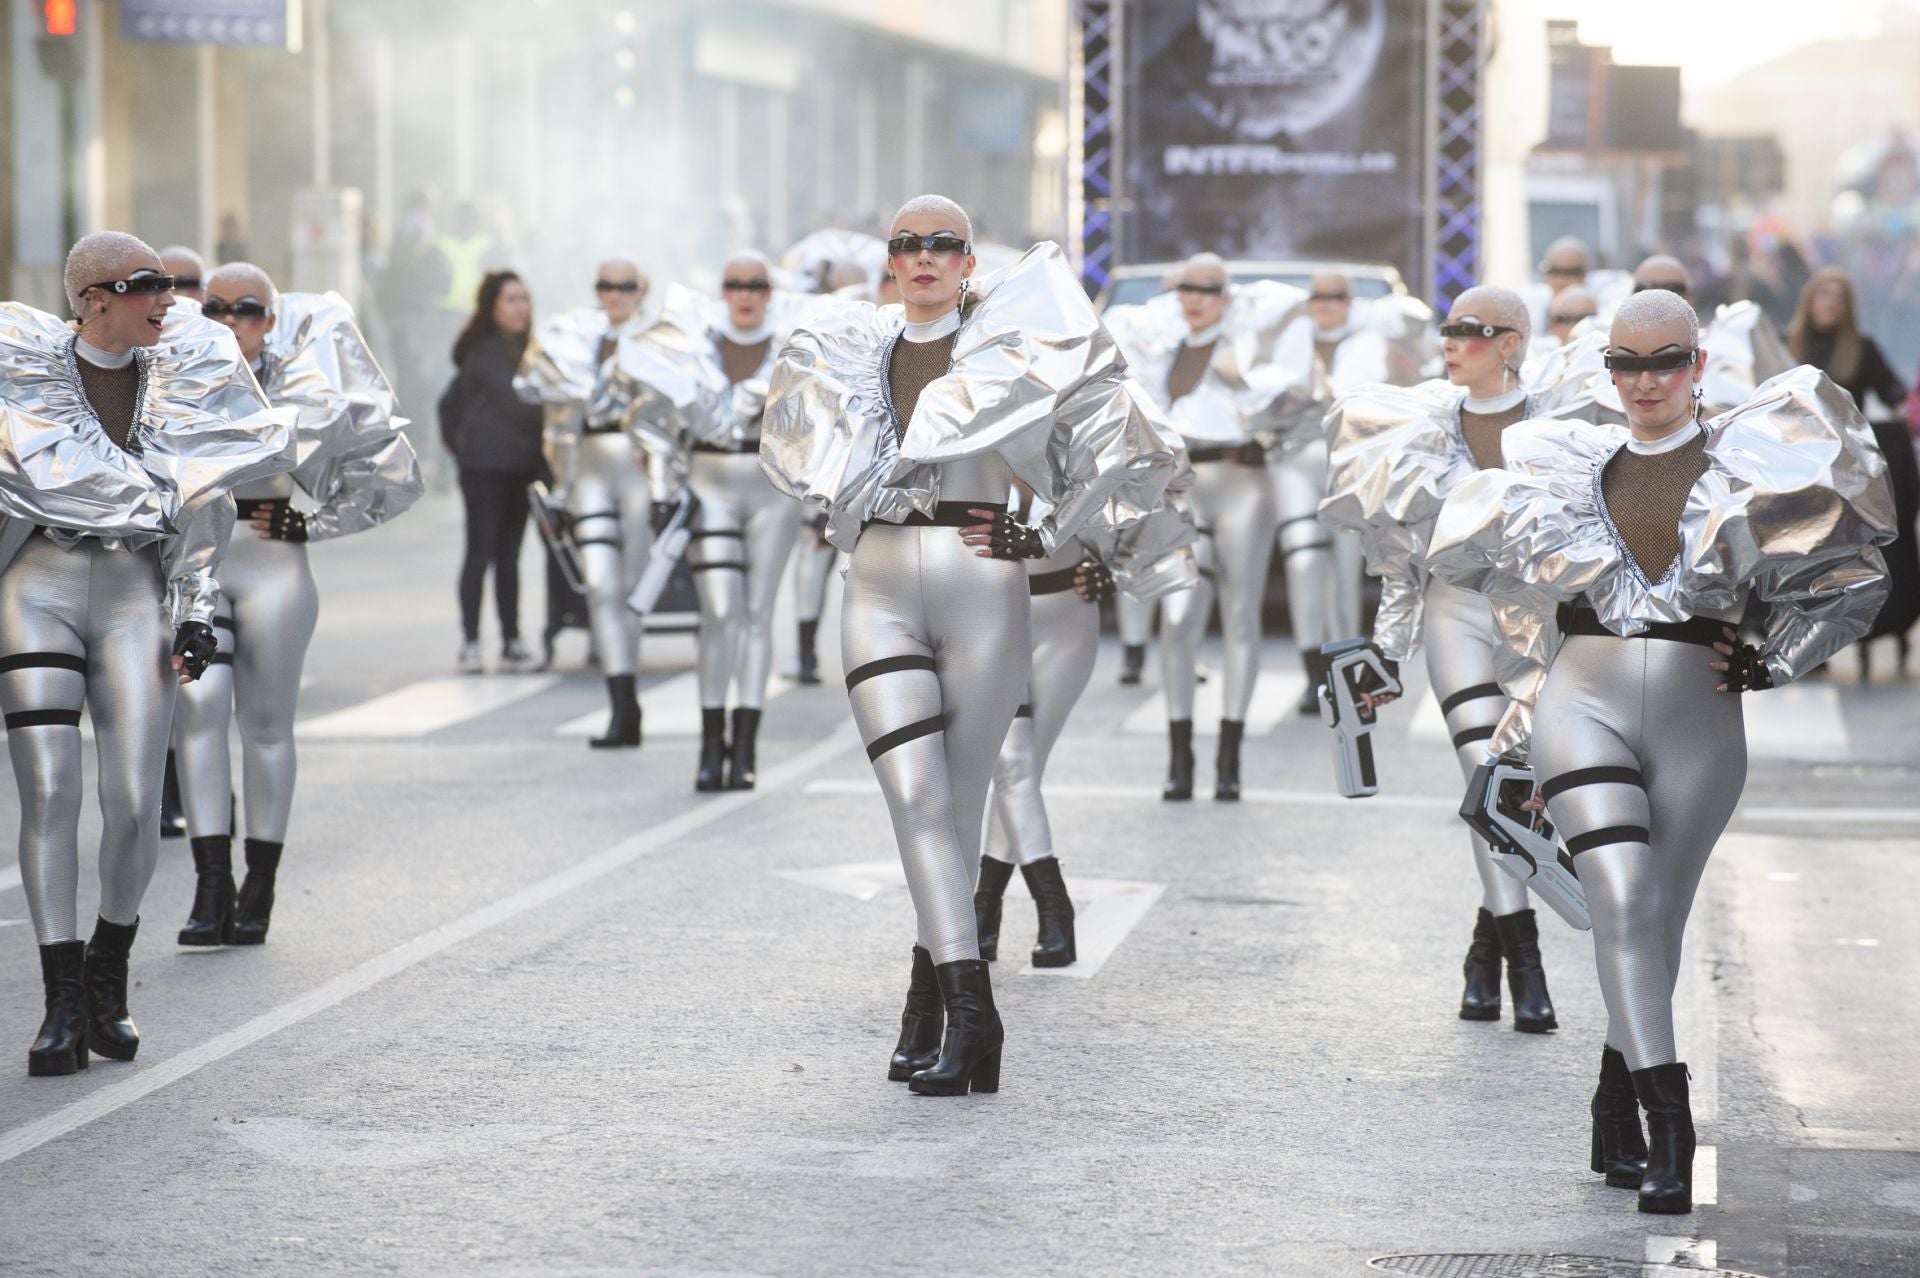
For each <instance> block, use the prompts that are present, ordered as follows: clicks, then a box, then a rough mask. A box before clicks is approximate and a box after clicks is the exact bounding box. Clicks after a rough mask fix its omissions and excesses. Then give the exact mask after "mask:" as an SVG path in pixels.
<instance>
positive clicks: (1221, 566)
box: [1160, 461, 1278, 720]
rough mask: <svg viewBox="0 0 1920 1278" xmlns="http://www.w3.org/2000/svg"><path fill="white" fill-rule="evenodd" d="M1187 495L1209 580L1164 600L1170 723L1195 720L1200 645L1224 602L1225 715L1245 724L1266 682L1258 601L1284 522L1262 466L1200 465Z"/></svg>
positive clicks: (1164, 675)
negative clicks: (1279, 523) (1256, 691)
mask: <svg viewBox="0 0 1920 1278" xmlns="http://www.w3.org/2000/svg"><path fill="white" fill-rule="evenodd" d="M1188 497H1189V499H1190V500H1191V501H1192V503H1193V514H1194V522H1195V523H1196V524H1198V525H1199V527H1200V528H1201V529H1202V531H1203V536H1202V537H1201V542H1202V545H1201V547H1200V550H1199V553H1200V559H1201V565H1200V566H1201V569H1202V571H1203V572H1205V573H1207V574H1209V575H1210V577H1211V581H1208V580H1206V579H1203V580H1202V581H1201V582H1200V583H1199V584H1198V585H1195V586H1191V587H1188V588H1187V589H1185V590H1176V591H1174V592H1173V593H1172V594H1170V595H1166V596H1164V597H1163V599H1162V601H1161V605H1160V608H1161V612H1160V670H1161V683H1162V684H1163V685H1164V687H1165V689H1166V697H1167V718H1169V719H1176V720H1177V719H1191V718H1193V686H1194V682H1195V679H1196V677H1197V671H1198V669H1199V660H1200V640H1201V639H1202V638H1203V637H1204V636H1205V634H1206V629H1207V614H1208V613H1210V612H1211V611H1212V609H1213V601H1214V600H1215V598H1218V600H1219V602H1220V643H1221V647H1222V649H1223V650H1224V658H1225V660H1224V665H1225V667H1226V670H1225V687H1224V688H1223V690H1222V694H1221V696H1222V706H1221V715H1222V717H1223V718H1227V719H1245V718H1246V717H1247V707H1248V706H1249V705H1251V704H1252V703H1253V686H1254V683H1255V681H1256V680H1258V679H1259V677H1260V601H1261V597H1262V596H1263V595H1264V594H1265V593H1266V589H1267V565H1268V564H1269V563H1271V562H1272V559H1273V530H1274V524H1275V522H1276V520H1277V518H1278V516H1277V514H1276V508H1275V505H1274V500H1273V483H1272V481H1271V480H1270V479H1269V478H1268V476H1267V468H1266V467H1265V466H1264V465H1258V466H1246V465H1242V464H1240V463H1239V462H1232V461H1207V462H1200V463H1198V464H1197V465H1195V466H1194V468H1193V488H1192V489H1191V491H1190V492H1189V493H1188Z"/></svg>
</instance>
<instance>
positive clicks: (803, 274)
mask: <svg viewBox="0 0 1920 1278" xmlns="http://www.w3.org/2000/svg"><path fill="white" fill-rule="evenodd" d="M780 269H781V270H782V271H785V272H787V273H789V274H791V275H793V276H795V277H797V278H798V280H799V281H801V282H802V283H804V285H805V286H806V287H808V288H811V289H813V290H814V291H816V292H818V291H820V290H822V289H825V288H827V287H829V286H830V285H832V284H833V282H834V280H835V279H836V278H839V277H841V276H849V275H859V276H861V277H863V278H864V279H865V280H866V281H868V282H871V281H874V280H877V279H879V278H880V275H881V273H882V272H883V271H885V270H886V269H887V242H886V241H885V240H882V239H880V238H879V237H877V236H873V235H867V234H865V233H864V232H861V231H845V230H840V229H838V228H835V227H827V228H824V229H822V230H818V231H813V232H811V233H809V234H808V235H806V236H804V237H802V238H801V239H800V240H799V241H798V242H796V243H795V244H794V245H793V246H792V247H791V248H789V249H788V250H787V251H786V252H784V253H782V254H781V255H780Z"/></svg>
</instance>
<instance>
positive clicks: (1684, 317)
mask: <svg viewBox="0 0 1920 1278" xmlns="http://www.w3.org/2000/svg"><path fill="white" fill-rule="evenodd" d="M1665 328H1671V329H1676V330H1677V329H1680V328H1684V329H1685V331H1686V344H1687V346H1688V348H1689V349H1693V348H1697V347H1698V346H1699V345H1700V316H1699V315H1698V314H1696V313H1695V312H1694V309H1693V304H1692V303H1690V302H1688V301H1687V299H1686V298H1684V297H1682V296H1680V295H1679V294H1678V293H1669V292H1668V291H1667V290H1666V289H1663V288H1650V289H1648V290H1647V291H1646V292H1644V293H1635V294H1634V295H1633V296H1632V297H1629V298H1628V299H1627V300H1626V301H1624V302H1622V303H1620V309H1619V310H1618V311H1615V312H1614V316H1613V330H1612V332H1611V333H1610V334H1609V336H1610V338H1611V340H1612V343H1613V345H1615V346H1630V347H1632V348H1633V349H1634V350H1635V351H1637V352H1638V353H1639V354H1642V355H1651V354H1653V352H1654V351H1655V350H1657V349H1658V348H1659V347H1660V346H1663V345H1665V344H1666V343H1664V342H1661V343H1651V344H1650V343H1649V342H1648V340H1647V335H1650V334H1652V333H1654V332H1656V331H1657V330H1660V329H1665Z"/></svg>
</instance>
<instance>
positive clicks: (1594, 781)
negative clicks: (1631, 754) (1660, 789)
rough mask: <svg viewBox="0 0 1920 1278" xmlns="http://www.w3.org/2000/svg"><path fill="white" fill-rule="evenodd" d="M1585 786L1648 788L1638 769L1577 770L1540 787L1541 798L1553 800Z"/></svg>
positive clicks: (1561, 775)
mask: <svg viewBox="0 0 1920 1278" xmlns="http://www.w3.org/2000/svg"><path fill="white" fill-rule="evenodd" d="M1583 785H1630V786H1634V787H1636V788H1638V789H1641V790H1644V789H1646V788H1647V782H1646V778H1644V777H1642V776H1641V775H1640V770H1639V769H1638V768H1576V769H1574V770H1573V771H1572V772H1562V773H1561V774H1560V775H1559V776H1557V777H1554V778H1553V779H1552V780H1550V781H1548V782H1546V783H1545V784H1543V785H1542V786H1541V787H1540V797H1541V798H1543V799H1551V798H1553V797H1555V796H1556V795H1562V794H1565V793H1566V792H1567V791H1569V790H1577V789H1579V788H1580V787H1581V786H1583Z"/></svg>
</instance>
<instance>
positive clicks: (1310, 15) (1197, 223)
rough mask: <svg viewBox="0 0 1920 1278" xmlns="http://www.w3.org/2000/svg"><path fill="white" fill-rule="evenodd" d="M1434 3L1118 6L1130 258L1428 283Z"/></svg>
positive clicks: (1259, 0)
mask: <svg viewBox="0 0 1920 1278" xmlns="http://www.w3.org/2000/svg"><path fill="white" fill-rule="evenodd" d="M1426 10H1427V5H1426V3H1425V0H1151V2H1150V3H1143V2H1141V0H1134V2H1133V3H1129V4H1127V5H1126V6H1125V10H1124V12H1125V14H1126V24H1127V25H1126V34H1125V38H1124V40H1123V42H1122V44H1121V48H1122V50H1123V56H1124V58H1125V60H1126V67H1125V72H1124V79H1123V88H1122V92H1123V97H1122V99H1121V101H1122V104H1123V106H1122V110H1123V112H1124V115H1125V119H1126V124H1125V126H1124V128H1125V134H1124V144H1123V145H1124V147H1125V156H1126V168H1127V194H1128V196H1129V197H1130V198H1129V200H1128V201H1127V203H1126V204H1125V206H1124V208H1125V212H1124V214H1123V216H1122V219H1121V227H1120V235H1121V260H1122V261H1123V262H1163V261H1176V260H1178V259H1180V258H1184V257H1187V256H1189V255H1190V254H1193V253H1198V252H1214V253H1219V254H1220V255H1221V256H1223V257H1228V258H1311V259H1321V260H1327V259H1331V260H1340V261H1356V262H1382V263H1387V264H1390V265H1393V266H1396V267H1398V268H1399V270H1400V273H1401V274H1402V275H1403V276H1405V277H1406V279H1407V282H1408V283H1409V284H1410V285H1412V286H1413V287H1414V288H1415V289H1416V290H1417V289H1418V288H1419V287H1420V280H1421V277H1422V276H1423V274H1424V270H1423V264H1422V244H1423V235H1422V225H1421V224H1422V215H1423V205H1424V197H1425V171H1424V149H1425V142H1424V139H1425V133H1426V130H1425V127H1424V123H1425V118H1426V107H1425V104H1426V94H1425V91H1424V69H1425V65H1426V31H1427V24H1426Z"/></svg>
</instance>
